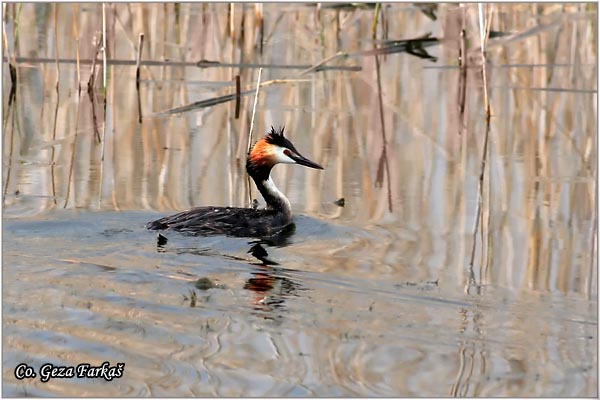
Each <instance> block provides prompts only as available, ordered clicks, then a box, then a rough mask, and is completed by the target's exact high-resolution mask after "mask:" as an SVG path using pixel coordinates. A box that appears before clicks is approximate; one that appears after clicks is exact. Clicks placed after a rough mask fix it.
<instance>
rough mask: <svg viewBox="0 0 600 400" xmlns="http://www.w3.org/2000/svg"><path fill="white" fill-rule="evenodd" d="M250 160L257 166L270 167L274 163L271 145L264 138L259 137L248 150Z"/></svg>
mask: <svg viewBox="0 0 600 400" xmlns="http://www.w3.org/2000/svg"><path fill="white" fill-rule="evenodd" d="M248 159H249V160H250V162H251V163H252V164H254V165H255V166H256V167H259V168H270V167H273V165H275V159H274V153H273V146H272V145H271V144H270V143H269V142H267V140H266V139H264V138H263V139H260V140H259V141H258V142H256V144H255V145H254V147H253V148H252V151H251V152H250V156H249V157H248Z"/></svg>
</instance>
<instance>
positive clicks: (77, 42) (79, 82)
mask: <svg viewBox="0 0 600 400" xmlns="http://www.w3.org/2000/svg"><path fill="white" fill-rule="evenodd" d="M78 8H79V7H78V6H77V5H76V4H75V5H74V7H73V36H74V38H75V43H76V49H75V52H76V57H77V108H76V109H75V137H74V138H73V145H72V150H71V164H70V167H69V177H68V179H67V192H66V193H65V204H64V205H63V208H67V205H68V204H69V197H70V195H71V182H72V181H73V170H74V169H75V151H76V150H77V137H78V133H79V132H78V131H79V109H80V106H81V71H80V69H79V29H78V27H77V16H78V15H79V13H78V12H77V11H78Z"/></svg>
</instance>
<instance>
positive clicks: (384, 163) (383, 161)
mask: <svg viewBox="0 0 600 400" xmlns="http://www.w3.org/2000/svg"><path fill="white" fill-rule="evenodd" d="M380 10H381V3H377V5H376V6H375V15H374V16H373V42H376V40H377V24H378V19H379V18H378V17H379V12H380ZM375 48H377V45H375ZM374 57H375V72H376V74H377V95H378V100H379V119H380V123H381V136H382V140H383V148H382V149H381V157H380V158H379V166H378V168H377V182H381V181H382V180H383V176H382V175H383V167H385V173H386V175H387V190H388V210H389V212H392V182H391V176H390V165H389V162H388V157H387V137H386V133H385V117H384V115H383V95H382V88H381V71H380V69H381V66H380V64H379V56H378V55H377V54H375V55H374ZM380 178H381V179H380Z"/></svg>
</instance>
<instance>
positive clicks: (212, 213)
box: [146, 128, 323, 237]
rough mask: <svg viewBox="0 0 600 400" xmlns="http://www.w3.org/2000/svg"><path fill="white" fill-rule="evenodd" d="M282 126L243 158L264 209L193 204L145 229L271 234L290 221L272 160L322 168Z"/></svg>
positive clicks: (206, 233)
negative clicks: (189, 207)
mask: <svg viewBox="0 0 600 400" xmlns="http://www.w3.org/2000/svg"><path fill="white" fill-rule="evenodd" d="M283 131H284V129H283V128H281V129H279V130H278V131H276V130H275V128H271V131H270V132H269V133H267V134H266V135H265V137H264V138H262V139H260V140H259V141H258V142H256V144H255V145H254V146H253V147H252V150H251V151H250V153H249V154H248V159H247V161H246V171H247V172H248V174H249V175H250V177H251V178H252V179H253V180H254V183H255V184H256V187H257V188H258V191H259V192H260V194H261V195H262V196H263V198H264V199H265V202H266V204H267V207H266V208H265V209H260V210H259V209H254V208H242V207H214V206H206V207H196V208H192V209H189V210H186V211H182V212H180V213H177V214H175V215H171V216H167V217H163V218H160V219H158V220H156V221H151V222H149V223H148V224H146V227H147V228H148V229H153V230H165V229H171V230H175V231H179V232H182V233H186V234H191V235H202V236H207V235H218V234H225V235H229V236H242V237H264V236H271V235H273V234H275V233H277V232H279V231H281V230H282V229H284V228H285V227H286V226H288V225H289V224H291V223H292V209H291V205H290V202H289V200H288V199H287V197H285V195H284V194H283V193H281V192H280V191H279V189H277V186H275V183H274V182H273V180H272V179H271V169H272V168H273V166H275V165H276V164H280V163H283V164H299V165H303V166H306V167H310V168H315V169H323V167H321V166H320V165H319V164H317V163H315V162H313V161H310V160H309V159H307V158H305V157H303V156H302V155H300V153H299V152H298V150H296V148H295V147H294V145H293V144H292V143H291V142H290V141H289V140H288V139H286V138H285V137H284V136H283Z"/></svg>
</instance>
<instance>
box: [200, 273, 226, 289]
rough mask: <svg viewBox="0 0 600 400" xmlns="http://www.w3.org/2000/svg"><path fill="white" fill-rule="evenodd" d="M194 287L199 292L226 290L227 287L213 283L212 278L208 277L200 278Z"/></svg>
mask: <svg viewBox="0 0 600 400" xmlns="http://www.w3.org/2000/svg"><path fill="white" fill-rule="evenodd" d="M194 286H195V287H196V289H198V290H208V289H224V288H225V285H222V284H219V283H215V282H214V281H212V280H211V279H210V278H208V277H206V276H204V277H202V278H199V279H198V280H196V281H195V282H194Z"/></svg>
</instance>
